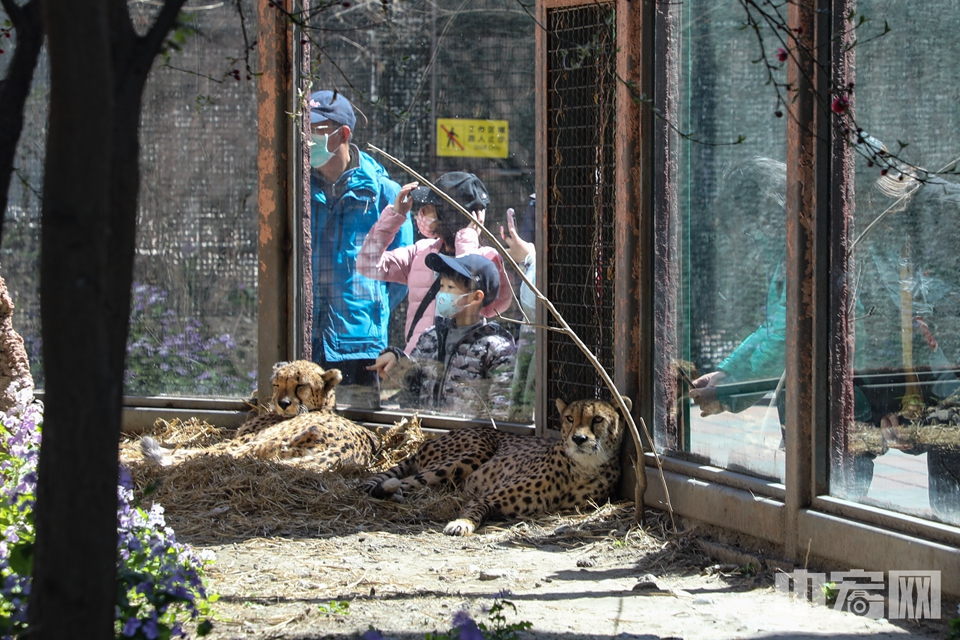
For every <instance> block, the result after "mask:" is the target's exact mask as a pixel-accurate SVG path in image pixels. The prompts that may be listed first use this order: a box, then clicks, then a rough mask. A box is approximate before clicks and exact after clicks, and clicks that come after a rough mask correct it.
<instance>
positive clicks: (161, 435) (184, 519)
mask: <svg viewBox="0 0 960 640" xmlns="http://www.w3.org/2000/svg"><path fill="white" fill-rule="evenodd" d="M234 434H235V431H233V430H229V429H220V428H217V427H215V426H213V425H210V424H208V423H205V422H202V421H199V420H196V419H191V420H188V421H179V420H174V421H172V422H167V421H164V420H158V421H157V422H156V424H155V425H154V429H153V431H152V433H150V434H148V435H151V436H152V437H154V438H155V439H156V440H157V441H158V442H159V443H160V445H161V447H163V449H164V450H165V451H164V460H163V463H162V464H157V463H155V462H150V461H148V460H145V459H144V457H143V454H142V453H141V451H140V442H139V438H128V439H125V440H124V441H123V442H121V447H120V458H121V462H123V463H124V464H125V465H127V466H128V467H129V468H130V471H131V475H132V477H133V480H134V485H135V487H136V490H137V492H138V494H139V495H140V496H142V497H143V499H144V502H151V501H156V502H159V503H160V504H161V505H163V507H164V510H165V514H166V520H167V523H168V524H169V525H170V526H171V527H173V529H174V530H175V531H176V532H177V534H178V535H179V536H183V537H185V538H189V539H190V540H191V541H193V542H194V543H202V542H209V543H213V542H223V541H226V540H231V539H240V538H248V537H250V536H317V535H325V534H326V535H338V534H342V533H349V532H355V531H357V530H358V529H360V528H363V527H365V526H370V527H372V526H376V527H380V528H390V529H392V530H394V531H400V530H402V529H403V528H404V527H405V526H410V525H415V524H417V523H423V522H434V521H435V522H445V521H446V520H450V519H453V518H454V517H456V514H457V513H458V512H459V509H460V496H458V495H457V493H456V492H455V491H443V490H440V491H438V490H436V489H434V490H428V489H425V490H423V491H422V492H421V494H419V495H418V494H413V495H412V496H410V498H409V500H408V501H407V502H405V503H395V502H383V501H379V500H374V499H373V498H370V497H369V496H367V495H366V494H365V493H362V492H360V491H359V490H358V489H357V487H358V485H359V484H360V482H361V481H362V479H363V478H364V477H366V475H367V473H376V472H379V471H382V470H385V469H388V468H390V467H392V466H394V465H395V464H397V463H399V462H401V461H402V460H404V459H406V458H407V457H408V456H410V455H412V454H413V453H414V452H415V451H416V450H417V449H418V448H419V445H420V443H422V442H423V439H424V434H423V432H422V430H421V429H420V424H419V420H418V419H417V418H416V416H414V417H413V418H412V419H408V420H404V421H402V422H401V423H399V424H398V425H396V426H395V427H394V428H391V429H389V430H387V431H385V432H383V433H381V438H382V447H381V452H380V454H379V455H378V457H377V459H376V461H375V463H374V464H373V465H372V466H371V467H370V469H369V470H367V472H363V473H356V472H343V471H337V470H335V471H321V470H320V469H319V468H318V467H316V465H314V464H312V460H310V459H299V460H298V459H291V460H283V461H280V460H263V459H258V458H253V457H234V456H233V455H231V449H232V447H231V441H232V437H233V435H234Z"/></svg>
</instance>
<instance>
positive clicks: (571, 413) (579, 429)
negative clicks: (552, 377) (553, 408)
mask: <svg viewBox="0 0 960 640" xmlns="http://www.w3.org/2000/svg"><path fill="white" fill-rule="evenodd" d="M624 402H625V403H626V405H627V407H628V408H630V407H632V406H633V405H632V403H631V402H630V398H626V397H625V398H624ZM557 409H558V410H559V411H560V420H561V422H560V436H561V440H562V441H563V450H564V452H566V454H567V456H569V457H570V459H571V460H573V461H574V462H575V463H577V464H580V465H583V466H586V467H594V468H596V467H600V466H602V465H604V464H606V463H607V462H609V461H610V460H612V459H614V458H616V457H617V456H618V455H619V454H620V440H621V439H622V437H623V419H622V418H621V417H620V412H619V411H618V410H617V408H616V407H615V406H614V405H612V404H610V403H609V402H604V401H603V400H577V401H576V402H571V403H570V404H567V403H565V402H564V401H563V400H560V399H559V398H557Z"/></svg>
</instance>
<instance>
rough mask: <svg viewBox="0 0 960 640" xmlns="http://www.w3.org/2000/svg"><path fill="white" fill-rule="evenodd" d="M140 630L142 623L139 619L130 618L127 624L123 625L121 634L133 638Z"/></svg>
mask: <svg viewBox="0 0 960 640" xmlns="http://www.w3.org/2000/svg"><path fill="white" fill-rule="evenodd" d="M139 628H140V621H139V620H138V619H137V618H129V619H127V622H126V624H124V625H123V631H122V632H121V633H123V635H125V636H127V637H128V638H131V637H133V634H135V633H136V632H137V629H139Z"/></svg>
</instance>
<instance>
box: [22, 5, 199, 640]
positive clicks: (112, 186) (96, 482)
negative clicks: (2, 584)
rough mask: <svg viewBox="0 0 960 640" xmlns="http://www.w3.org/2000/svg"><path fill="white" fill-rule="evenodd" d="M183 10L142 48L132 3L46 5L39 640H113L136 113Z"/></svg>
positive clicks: (35, 612) (33, 614)
mask: <svg viewBox="0 0 960 640" xmlns="http://www.w3.org/2000/svg"><path fill="white" fill-rule="evenodd" d="M183 2H184V0H167V2H166V3H165V4H164V7H163V9H161V12H160V15H159V16H158V18H157V20H156V22H155V23H154V25H153V27H152V28H151V29H150V32H148V33H147V34H146V35H145V36H143V37H138V36H137V35H136V33H135V32H134V30H133V26H132V24H131V22H130V16H129V13H128V11H127V7H126V3H125V1H124V0H44V11H43V18H44V25H45V28H46V33H47V41H48V51H49V55H50V128H49V132H48V137H47V151H46V161H45V175H44V200H43V209H42V217H41V246H40V255H41V262H40V283H41V288H40V296H41V300H42V307H41V322H42V331H41V332H42V337H43V358H44V364H45V368H46V389H45V390H46V397H45V415H44V428H43V441H42V445H41V450H40V461H39V465H38V480H37V502H36V508H35V515H36V532H37V539H36V555H35V558H34V571H33V586H32V588H31V595H30V609H29V623H30V627H31V628H30V632H31V636H32V637H36V638H75V637H77V634H78V631H80V630H82V634H83V636H84V637H89V638H97V637H99V638H113V636H114V632H113V622H114V606H115V603H116V560H117V472H118V454H117V447H118V441H119V433H120V420H121V411H122V400H123V373H124V355H125V352H126V339H127V330H128V325H129V316H130V287H131V283H132V279H133V256H134V248H135V232H136V213H137V192H138V189H139V135H138V134H139V131H138V127H139V119H140V103H141V97H142V93H143V87H144V84H145V82H146V78H147V74H148V72H149V70H150V65H151V64H152V61H153V59H154V57H155V55H156V53H157V52H158V51H159V50H160V46H161V45H162V43H163V41H164V39H165V38H166V34H167V33H168V32H169V31H170V29H171V28H172V27H173V25H174V24H175V23H176V17H177V14H178V12H179V9H180V7H181V6H182V5H183Z"/></svg>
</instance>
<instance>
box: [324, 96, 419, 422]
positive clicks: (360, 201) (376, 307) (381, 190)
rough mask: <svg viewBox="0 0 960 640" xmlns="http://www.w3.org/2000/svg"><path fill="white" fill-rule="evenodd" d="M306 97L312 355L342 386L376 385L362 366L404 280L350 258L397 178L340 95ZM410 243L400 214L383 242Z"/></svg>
mask: <svg viewBox="0 0 960 640" xmlns="http://www.w3.org/2000/svg"><path fill="white" fill-rule="evenodd" d="M309 104H310V122H311V140H310V143H309V144H310V166H311V171H310V203H311V219H310V232H311V247H312V273H313V333H312V351H313V361H314V362H316V363H318V364H319V365H320V366H322V367H324V368H336V369H340V372H341V373H342V374H343V382H342V383H341V387H348V386H350V385H361V386H369V387H373V388H375V389H376V388H379V382H378V380H377V375H376V373H375V372H369V371H367V370H366V367H367V366H369V365H371V364H373V363H374V361H375V360H376V358H377V356H378V355H380V352H381V351H382V350H383V349H384V348H386V347H387V344H388V327H389V322H390V311H391V309H392V308H393V307H394V306H396V304H397V303H398V302H399V301H400V300H401V299H402V298H403V297H404V296H405V295H406V287H404V286H403V285H398V284H393V283H391V284H388V283H384V282H378V281H377V280H372V279H370V278H367V277H365V276H362V275H360V274H359V273H358V272H357V269H356V260H357V254H358V253H359V252H360V248H361V247H362V246H363V241H364V239H365V238H366V236H367V232H368V231H369V230H370V228H371V227H372V226H373V225H374V223H375V222H376V221H377V219H378V218H379V217H380V212H381V211H382V210H383V209H384V208H385V207H386V206H387V205H389V204H392V203H393V201H394V199H395V198H396V196H397V193H398V192H399V191H400V185H399V184H397V183H396V182H395V181H393V180H391V179H390V177H389V176H388V175H387V171H386V169H384V168H383V166H382V165H381V164H380V163H378V162H377V161H376V160H374V159H373V158H372V157H371V156H370V155H368V154H366V153H364V152H363V151H360V149H359V148H357V146H356V145H354V144H353V143H352V138H353V131H354V127H355V126H356V115H355V114H354V110H353V106H352V105H351V104H350V102H349V101H348V100H347V99H346V98H345V97H344V96H343V95H341V94H339V93H337V92H335V91H317V92H315V93H313V94H312V95H311V96H310V103H309ZM412 242H413V225H412V223H411V221H410V220H407V221H406V222H405V223H404V224H403V226H402V227H401V229H400V231H399V232H398V233H397V235H396V237H395V238H394V241H393V244H392V245H391V247H390V248H395V247H400V246H404V245H407V244H411V243H412ZM373 404H374V405H375V404H376V402H374V403H373Z"/></svg>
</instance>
